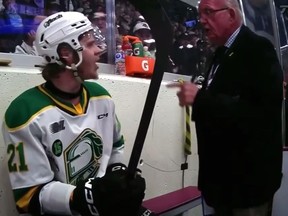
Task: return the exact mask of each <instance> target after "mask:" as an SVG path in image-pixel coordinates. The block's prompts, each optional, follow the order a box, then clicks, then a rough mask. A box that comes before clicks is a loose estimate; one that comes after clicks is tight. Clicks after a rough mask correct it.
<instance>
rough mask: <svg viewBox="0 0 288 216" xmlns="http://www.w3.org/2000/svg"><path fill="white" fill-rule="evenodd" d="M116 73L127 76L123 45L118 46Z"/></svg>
mask: <svg viewBox="0 0 288 216" xmlns="http://www.w3.org/2000/svg"><path fill="white" fill-rule="evenodd" d="M115 73H116V74H119V75H125V74H126V70H125V55H124V52H123V50H122V46H121V45H117V48H116V53H115Z"/></svg>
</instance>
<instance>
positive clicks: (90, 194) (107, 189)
mask: <svg viewBox="0 0 288 216" xmlns="http://www.w3.org/2000/svg"><path fill="white" fill-rule="evenodd" d="M145 188H146V185H145V179H144V178H142V177H141V176H139V175H136V177H135V178H134V179H128V178H127V171H126V166H125V165H123V164H115V165H113V166H110V167H108V168H107V171H106V174H105V176H103V177H102V178H95V179H90V180H88V181H87V182H79V183H78V184H77V186H76V188H75V189H74V192H73V200H72V202H71V208H72V210H76V211H78V212H79V213H80V214H81V215H82V216H91V215H93V216H96V215H98V214H99V215H100V216H113V215H117V216H136V215H137V214H138V212H139V209H140V206H141V203H142V200H143V199H144V195H145V194H144V191H145Z"/></svg>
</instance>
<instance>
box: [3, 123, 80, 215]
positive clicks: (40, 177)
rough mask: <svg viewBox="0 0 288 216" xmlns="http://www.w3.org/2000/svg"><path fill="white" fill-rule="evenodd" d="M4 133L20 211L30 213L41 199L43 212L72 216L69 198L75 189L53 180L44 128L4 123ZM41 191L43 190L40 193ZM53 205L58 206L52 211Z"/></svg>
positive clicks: (15, 195) (10, 175) (10, 171)
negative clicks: (44, 140)
mask: <svg viewBox="0 0 288 216" xmlns="http://www.w3.org/2000/svg"><path fill="white" fill-rule="evenodd" d="M2 133H3V138H4V142H5V145H6V147H7V157H8V170H9V177H10V181H11V185H12V189H13V193H14V198H15V201H16V206H17V209H18V211H19V212H22V213H23V212H25V213H29V207H30V201H31V200H32V198H34V199H33V200H35V197H34V196H37V197H36V200H39V205H40V206H41V209H40V211H41V212H42V213H54V214H55V213H56V214H59V213H61V214H65V215H71V210H70V208H69V198H70V194H71V192H72V191H73V190H74V188H75V187H74V186H72V185H68V184H64V183H60V182H55V181H52V180H53V179H54V173H53V171H52V170H51V167H50V163H49V158H48V157H47V155H46V152H45V146H44V145H43V144H42V143H41V138H42V136H41V127H39V126H37V124H36V123H35V122H33V121H32V120H31V121H30V122H26V123H25V124H23V125H20V126H18V127H16V128H11V127H9V126H8V125H7V124H6V123H5V121H4V123H3V126H2ZM44 135H45V134H43V136H44ZM43 185H44V187H42V186H43ZM38 188H40V189H41V190H40V191H38ZM51 205H52V206H53V205H54V207H53V208H50V207H51ZM51 211H52V212H51ZM39 213H40V212H39Z"/></svg>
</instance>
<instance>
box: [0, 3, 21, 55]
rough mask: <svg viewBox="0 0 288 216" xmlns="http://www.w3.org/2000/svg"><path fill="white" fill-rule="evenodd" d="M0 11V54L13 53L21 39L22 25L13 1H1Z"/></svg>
mask: <svg viewBox="0 0 288 216" xmlns="http://www.w3.org/2000/svg"><path fill="white" fill-rule="evenodd" d="M2 4H3V8H2V9H1V11H0V32H1V38H0V52H14V50H15V47H16V45H17V44H20V43H21V41H22V37H23V31H24V25H23V20H22V18H21V16H20V15H19V14H18V13H17V7H16V2H15V0H3V1H2Z"/></svg>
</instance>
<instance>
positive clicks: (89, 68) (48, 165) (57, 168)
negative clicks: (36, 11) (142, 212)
mask: <svg viewBox="0 0 288 216" xmlns="http://www.w3.org/2000/svg"><path fill="white" fill-rule="evenodd" d="M103 40H104V38H102V36H101V35H100V34H99V32H98V31H94V29H93V28H92V25H91V23H90V21H89V20H88V19H87V18H86V17H85V16H84V15H83V14H81V13H78V12H59V13H56V14H53V15H51V16H49V17H47V18H46V19H44V20H43V21H42V22H41V24H40V26H39V27H38V29H37V32H36V40H35V45H36V49H37V52H38V53H39V55H41V56H43V57H44V58H45V59H46V61H47V64H46V65H45V67H44V69H43V71H42V75H43V78H44V79H45V80H46V82H45V83H43V84H41V85H39V86H37V87H33V88H31V89H29V90H27V91H25V92H24V93H22V94H21V95H20V96H18V97H17V98H16V99H15V100H14V101H13V102H12V103H11V104H10V106H9V108H8V109H7V111H6V113H5V120H4V124H3V136H4V139H5V143H6V145H7V153H8V167H9V172H10V179H11V184H12V188H13V192H14V196H15V200H16V206H17V209H18V211H19V212H20V213H23V214H27V215H82V216H91V215H93V216H94V215H100V216H113V215H117V216H135V215H137V212H138V210H139V207H140V205H141V203H142V200H143V198H144V191H145V180H144V178H142V177H141V176H139V175H136V176H135V178H134V179H128V178H126V176H127V175H126V173H127V172H126V171H125V169H126V167H125V165H123V164H122V163H121V161H122V154H123V147H124V141H123V137H122V135H121V133H120V123H119V122H118V119H117V116H116V114H115V107H114V103H113V101H112V99H111V96H110V95H109V93H108V92H107V91H106V90H105V89H104V88H103V87H101V86H100V85H99V84H97V83H95V82H88V81H85V80H87V79H97V78H98V74H97V69H98V66H97V64H96V62H97V61H98V60H99V56H100V55H101V54H102V53H103V52H104V48H105V47H104V46H103Z"/></svg>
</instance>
